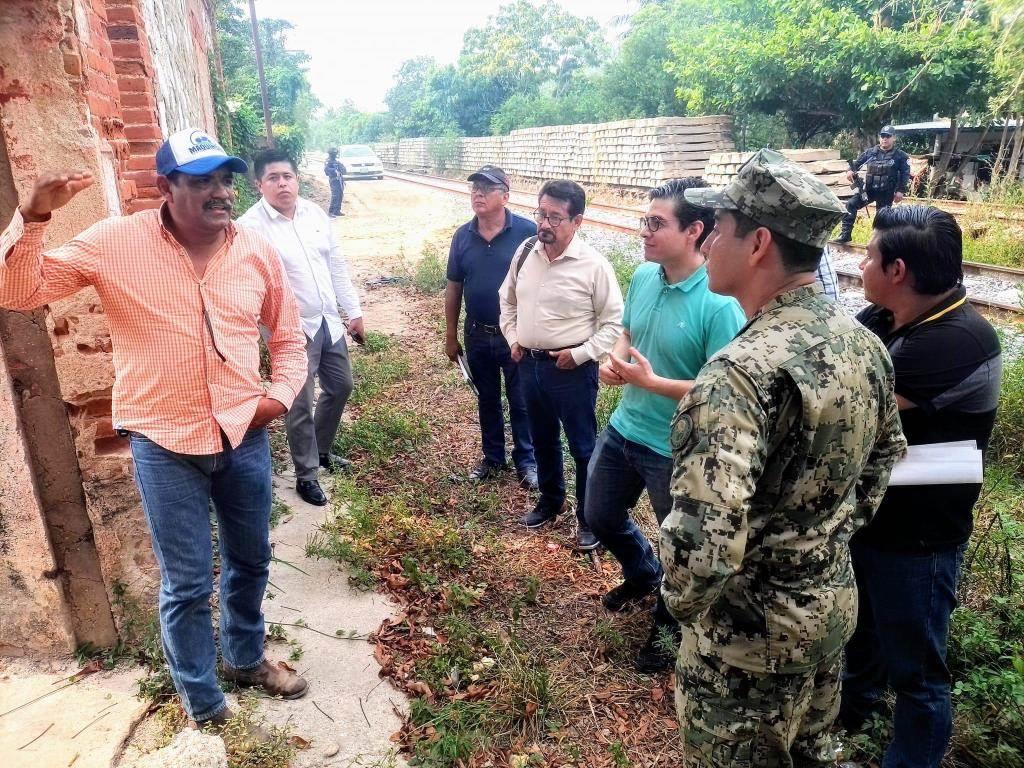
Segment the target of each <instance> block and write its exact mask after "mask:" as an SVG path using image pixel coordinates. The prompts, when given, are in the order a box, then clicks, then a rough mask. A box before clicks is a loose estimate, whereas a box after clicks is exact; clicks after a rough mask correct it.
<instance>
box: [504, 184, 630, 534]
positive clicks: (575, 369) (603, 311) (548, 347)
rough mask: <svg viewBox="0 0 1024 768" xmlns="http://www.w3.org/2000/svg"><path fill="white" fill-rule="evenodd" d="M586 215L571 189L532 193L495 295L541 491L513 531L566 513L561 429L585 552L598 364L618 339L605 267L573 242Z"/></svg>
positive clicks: (550, 187)
mask: <svg viewBox="0 0 1024 768" xmlns="http://www.w3.org/2000/svg"><path fill="white" fill-rule="evenodd" d="M585 207H586V193H585V192H584V191H583V189H582V188H581V187H580V186H579V185H578V184H576V183H575V182H572V181H568V180H564V179H561V180H556V181H549V182H547V183H546V184H545V185H544V186H543V187H542V188H541V191H540V195H539V197H538V205H537V210H536V211H535V212H534V219H535V220H536V221H537V237H536V239H534V238H530V239H529V240H527V241H526V243H524V245H523V246H522V247H521V248H520V249H519V250H518V251H517V253H516V255H515V257H514V258H513V259H512V264H511V265H510V267H509V272H508V275H507V276H506V277H505V281H504V282H503V283H502V284H501V289H500V290H499V294H498V295H499V301H500V305H501V332H502V333H503V334H504V336H505V339H506V340H507V341H508V344H509V348H510V349H511V351H512V359H513V360H514V361H516V362H517V363H519V365H520V381H521V382H522V387H523V395H524V397H525V399H526V413H527V417H528V419H529V422H530V434H531V435H532V437H533V450H534V455H535V456H536V459H537V475H538V481H539V486H540V500H539V501H538V502H537V505H536V506H535V507H534V508H533V510H532V511H531V512H529V513H528V514H526V515H525V516H524V517H523V518H522V523H523V525H525V526H526V527H527V528H539V527H540V526H542V525H544V524H545V523H547V522H550V521H552V520H554V519H555V517H556V516H557V515H558V514H559V512H561V511H563V510H564V508H565V476H564V473H563V470H562V443H561V435H560V432H561V430H562V429H564V430H565V436H566V440H567V441H568V443H569V453H570V454H571V455H572V457H573V460H574V461H575V462H576V519H577V521H578V523H579V528H578V543H579V546H580V548H581V549H593V548H594V546H595V545H596V538H595V537H594V534H593V533H591V531H590V530H589V529H588V528H587V525H586V522H585V520H584V517H583V510H584V495H585V493H586V487H587V464H588V463H589V462H590V454H591V453H593V451H594V444H595V442H596V440H597V414H596V408H597V364H598V360H600V359H601V358H603V357H604V356H605V355H607V354H608V352H609V351H610V350H611V348H612V346H613V345H614V344H615V341H616V339H618V338H619V335H620V334H621V333H622V292H621V291H620V290H619V284H618V282H617V281H616V279H615V272H614V271H613V270H612V267H611V264H609V263H608V260H607V259H605V258H604V257H603V256H602V255H601V254H600V253H598V252H597V251H596V250H594V248H592V247H591V246H590V245H588V244H587V243H585V242H583V241H582V240H581V239H580V238H579V237H577V236H576V233H577V230H578V229H579V227H580V224H581V223H582V222H583V209H584V208H585ZM531 246H532V247H531ZM527 248H529V250H527Z"/></svg>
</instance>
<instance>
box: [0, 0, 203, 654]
mask: <svg viewBox="0 0 1024 768" xmlns="http://www.w3.org/2000/svg"><path fill="white" fill-rule="evenodd" d="M210 11H211V7H210V5H209V0H160V2H157V0H0V107H2V114H0V160H3V162H0V214H7V215H8V216H9V215H10V212H11V211H12V210H13V205H14V203H15V201H16V200H17V198H18V196H22V197H23V196H24V195H25V194H26V193H27V192H28V190H29V189H30V188H31V186H32V184H33V183H34V181H35V179H36V177H37V176H38V175H39V174H40V173H42V172H44V171H48V170H55V169H61V168H77V169H82V170H87V171H90V172H92V174H93V175H94V177H95V178H96V179H97V183H96V184H95V185H94V186H93V187H92V188H91V189H88V190H86V191H85V192H83V193H81V194H80V195H78V196H76V197H75V199H74V200H73V201H72V202H71V203H70V204H69V205H68V206H66V207H65V208H63V209H61V210H60V211H58V212H56V213H55V215H54V217H53V221H52V222H51V224H50V225H49V228H48V232H47V244H48V245H49V246H51V247H53V246H57V245H59V244H60V243H62V242H65V241H67V240H68V239H70V238H71V237H73V236H74V235H76V234H77V233H78V232H81V231H82V230H83V229H85V228H86V227H88V226H89V225H90V224H92V223H93V222H95V221H97V220H100V219H103V218H105V217H107V216H110V215H117V214H119V213H121V212H125V213H131V212H132V211H135V210H139V209H141V208H146V207H154V206H156V205H159V202H160V200H159V195H158V192H157V189H156V175H155V158H154V156H155V154H156V150H157V148H158V147H159V145H160V143H161V141H162V140H163V137H164V136H165V135H166V133H167V132H170V131H173V130H177V129H178V128H181V127H184V126H185V125H186V124H193V125H197V126H198V127H202V128H206V129H207V130H213V128H214V127H215V122H214V119H213V114H214V113H213V104H212V99H211V97H210V92H211V91H210V84H209V65H208V60H209V59H208V55H207V51H208V50H209V49H210V42H211V38H212V35H213V29H212V16H211V13H210ZM5 225H6V221H4V222H0V228H3V226H5ZM4 313H5V311H4V310H0V354H3V355H6V359H7V363H8V365H7V368H6V369H5V368H3V366H0V400H4V403H5V404H7V405H10V404H12V403H11V393H12V392H17V393H19V396H20V397H21V402H20V404H19V403H14V405H15V406H17V407H14V408H10V407H8V408H2V407H0V436H3V438H4V441H5V443H6V444H7V448H8V449H9V450H8V451H7V452H6V453H5V452H4V451H0V473H4V472H5V471H6V470H5V467H7V466H20V464H19V462H20V463H21V464H24V463H25V462H24V461H23V460H22V459H19V458H18V457H19V456H24V455H27V456H29V457H30V458H29V461H28V464H29V465H31V466H32V467H33V468H34V474H32V473H24V472H23V473H22V474H18V473H17V472H13V471H11V472H7V474H6V476H8V477H10V478H11V479H12V482H14V481H15V480H17V481H18V482H19V483H20V486H19V489H20V492H19V494H14V493H9V494H6V495H5V494H0V575H3V574H5V573H6V574H8V578H0V605H6V606H9V607H12V610H15V611H16V612H17V611H18V610H20V608H22V607H23V608H24V609H25V614H24V615H30V614H31V615H32V616H34V617H40V621H41V620H42V619H44V618H47V617H49V618H50V619H52V621H51V623H50V624H49V625H46V626H45V627H44V626H43V625H39V626H35V627H33V626H30V625H29V624H25V623H21V624H17V623H8V624H5V623H4V622H0V653H17V652H26V653H39V652H52V651H53V650H54V648H55V647H56V646H59V645H60V644H61V643H68V644H71V645H72V646H73V644H74V643H75V642H81V641H82V640H90V641H93V642H95V643H96V644H98V645H99V644H104V643H106V642H109V641H110V635H109V633H107V634H106V635H105V634H104V632H105V627H109V628H110V629H111V632H112V627H113V624H112V621H111V618H110V606H109V605H107V604H106V603H109V602H112V601H110V600H109V599H107V598H108V596H105V595H104V589H106V590H107V591H108V592H109V591H110V590H111V589H112V587H113V586H114V585H115V584H122V585H124V586H125V587H127V591H128V595H129V597H131V598H134V599H135V600H137V601H139V602H150V601H152V599H153V597H154V588H155V586H156V585H157V570H156V564H155V559H154V557H153V553H152V550H151V546H150V542H149V536H148V532H147V529H146V525H145V520H144V518H143V515H142V512H141V507H140V504H139V499H138V495H137V493H136V491H135V488H134V485H133V483H132V478H131V474H132V472H131V470H132V467H131V459H130V455H129V452H128V450H127V444H126V442H125V441H124V440H122V439H121V438H119V437H118V436H117V435H116V434H115V433H114V431H113V426H112V424H111V413H110V410H111V409H110V406H111V388H112V385H113V380H114V372H113V355H112V347H111V340H110V332H109V328H108V325H107V321H106V315H105V312H104V309H103V306H102V304H101V303H100V301H99V299H98V296H97V294H96V292H95V291H94V290H93V289H91V288H89V289H85V290H83V291H80V292H78V293H77V294H75V295H74V296H71V297H68V298H66V299H62V300H60V301H55V302H53V303H52V304H51V305H50V306H49V308H48V310H43V311H40V312H37V313H35V314H34V315H33V316H31V317H28V319H27V320H26V317H27V316H23V315H22V314H21V313H6V316H5V315H4ZM5 320H9V321H11V322H6V323H5V322H4V321H5ZM26 322H27V323H28V324H29V325H30V326H32V327H35V328H36V329H37V330H38V331H39V333H38V334H37V336H38V339H35V341H34V342H33V343H34V344H35V345H34V346H32V345H27V342H26V339H27V338H28V337H27V334H26V333H25V327H27V326H26V325H25V323H26ZM13 342H18V344H14V343H13ZM19 345H20V346H19ZM29 355H37V356H39V357H35V358H31V359H33V360H35V362H33V363H32V364H31V365H30V366H28V369H30V370H31V371H43V370H44V369H47V370H48V371H49V373H48V374H47V375H48V376H50V378H49V379H46V377H45V376H44V377H40V376H36V377H35V378H33V379H32V380H31V381H29V380H26V381H21V380H17V381H16V380H15V379H16V377H17V376H18V371H19V370H20V371H22V372H24V370H26V366H25V365H22V364H21V361H23V360H27V359H30V357H29ZM44 358H45V359H44ZM12 361H13V362H12ZM43 363H46V365H43ZM22 378H24V377H22ZM37 379H38V380H37ZM44 379H45V380H44ZM44 405H45V406H52V408H50V410H46V411H45V413H44V412H43V411H44V409H43V406H44ZM54 413H56V415H57V417H58V419H59V421H60V424H61V425H62V426H63V428H64V429H67V432H66V433H64V434H65V436H66V440H65V443H66V446H64V447H65V448H66V450H65V452H64V455H63V461H64V462H65V465H59V462H58V463H55V462H56V460H57V458H59V457H58V455H57V454H58V453H59V451H57V450H56V448H55V445H56V443H57V442H58V441H57V440H55V439H54V435H56V434H57V432H58V430H57V429H56V426H55V424H54V423H52V422H46V419H48V418H52V417H53V415H54ZM33 425H34V427H33ZM47 425H49V426H47ZM33 430H34V431H33ZM19 440H20V441H22V443H23V444H22V445H19V444H17V441H19ZM40 462H43V463H45V464H46V466H43V465H42V464H41V463H40ZM72 481H73V482H72ZM33 482H35V483H36V491H37V493H35V494H33V488H32V483H33ZM33 499H35V500H36V501H35V502H33ZM10 504H16V508H9V505H10ZM33 504H35V506H34V507H33ZM74 514H78V515H79V516H78V517H74ZM33 516H34V517H33ZM40 516H42V518H43V519H39V518H40ZM57 518H59V519H57ZM26 520H28V521H36V523H33V524H34V525H35V529H34V530H35V531H36V532H38V531H40V530H44V529H45V528H46V526H47V525H49V531H50V539H51V541H50V542H44V541H39V538H40V537H39V535H37V533H32V535H31V536H29V534H28V533H27V532H28V531H29V530H30V528H31V527H32V526H31V525H30V524H29V523H27V522H25V521H26ZM5 521H8V522H9V523H10V526H9V527H6V530H10V529H11V528H14V529H16V530H18V531H25V532H26V533H23V534H19V536H21V538H17V539H15V538H11V537H6V536H5V535H4V531H5ZM69 521H71V522H73V523H74V525H69V524H68V523H69ZM26 537H27V538H26ZM51 542H52V546H51ZM65 544H66V546H65ZM76 546H77V547H78V549H75V547H76ZM33 547H34V548H33ZM5 548H6V551H5ZM83 548H85V549H89V550H90V551H92V553H93V556H92V561H91V562H93V563H94V566H95V567H94V571H95V572H93V573H86V570H85V564H86V563H85V560H84V559H83V558H85V556H86V555H87V554H88V553H83ZM29 552H35V553H36V554H35V555H34V556H33V557H32V558H31V559H29V558H28V555H27V554H25V553H29ZM86 559H87V558H86ZM44 561H45V562H46V563H50V564H51V565H47V566H46V567H45V569H44V568H42V567H41V566H40V565H39V564H40V563H43V562H44ZM43 571H45V573H43ZM11 574H13V575H14V576H16V577H17V578H14V576H11ZM90 585H91V587H92V589H93V592H91V593H87V587H89V586H90ZM97 590H98V594H97ZM60 600H66V601H68V603H69V604H68V605H64V606H61V605H55V603H56V602H59V601H60ZM104 601H105V604H104V605H103V606H100V602H104ZM40 606H43V607H42V608H40ZM103 610H106V619H105V622H106V623H105V624H104V623H103V621H101V618H102V613H103ZM90 617H91V618H90ZM34 620H35V619H33V621H34Z"/></svg>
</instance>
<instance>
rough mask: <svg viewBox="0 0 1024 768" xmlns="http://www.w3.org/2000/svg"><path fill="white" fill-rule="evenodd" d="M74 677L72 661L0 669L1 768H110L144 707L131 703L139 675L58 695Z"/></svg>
mask: <svg viewBox="0 0 1024 768" xmlns="http://www.w3.org/2000/svg"><path fill="white" fill-rule="evenodd" d="M77 671H78V665H77V664H75V663H74V660H64V661H60V662H52V663H34V662H30V661H24V660H4V661H3V662H2V664H0V765H2V766H3V768H63V766H71V765H73V766H74V768H108V766H109V765H110V764H111V760H112V759H113V758H114V756H115V753H116V752H117V750H118V747H119V746H120V745H121V742H122V741H123V740H124V739H125V737H127V735H128V733H129V731H130V730H131V727H132V725H133V724H134V723H135V722H136V721H137V720H138V719H139V718H140V717H142V715H143V714H144V713H145V711H146V708H147V707H148V702H144V701H140V700H139V699H137V698H136V697H135V692H136V690H137V685H136V684H137V681H138V679H139V678H140V677H142V671H141V670H140V669H138V668H131V669H118V670H115V671H111V672H97V673H95V674H92V675H89V676H87V677H84V678H82V679H81V680H80V681H79V682H77V683H76V684H74V685H70V686H68V687H66V688H63V689H62V686H67V685H68V683H70V682H71V681H70V680H68V679H67V678H68V677H70V676H71V675H73V674H74V673H75V672H77ZM12 710H14V711H12ZM5 713H7V714H5Z"/></svg>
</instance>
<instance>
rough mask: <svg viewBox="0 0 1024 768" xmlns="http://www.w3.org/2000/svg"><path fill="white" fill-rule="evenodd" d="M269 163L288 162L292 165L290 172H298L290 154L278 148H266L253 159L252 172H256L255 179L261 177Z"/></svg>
mask: <svg viewBox="0 0 1024 768" xmlns="http://www.w3.org/2000/svg"><path fill="white" fill-rule="evenodd" d="M271 163H288V165H290V166H291V167H292V173H295V174H298V172H299V167H298V166H297V165H295V161H294V160H292V156H291V155H289V154H288V153H287V152H284V151H282V150H280V149H268V150H266V151H265V152H260V153H259V154H258V155H256V159H255V160H254V161H253V173H255V174H256V178H257V179H262V178H263V171H265V170H266V169H267V166H268V165H270V164H271Z"/></svg>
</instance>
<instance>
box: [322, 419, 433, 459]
mask: <svg viewBox="0 0 1024 768" xmlns="http://www.w3.org/2000/svg"><path fill="white" fill-rule="evenodd" d="M367 410H368V412H367V413H364V414H362V415H361V416H360V417H359V418H358V419H356V420H355V421H354V422H353V423H352V424H349V425H347V426H343V428H342V430H341V431H340V432H339V434H338V437H337V439H336V440H335V442H334V448H335V451H336V452H337V453H339V454H340V455H342V456H353V455H358V456H360V457H361V459H360V460H361V461H365V462H366V463H367V466H368V467H370V466H378V467H379V466H383V465H385V464H387V463H388V462H389V461H391V459H393V458H395V457H396V456H398V455H400V454H411V453H413V452H414V451H415V450H416V449H417V448H418V447H420V446H421V445H422V444H423V443H424V442H426V440H427V438H429V437H430V426H429V424H428V423H427V420H426V419H425V418H423V417H422V416H421V415H419V414H418V413H416V412H415V411H412V410H409V409H407V408H398V407H395V406H391V405H377V406H374V407H373V408H372V409H367Z"/></svg>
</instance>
